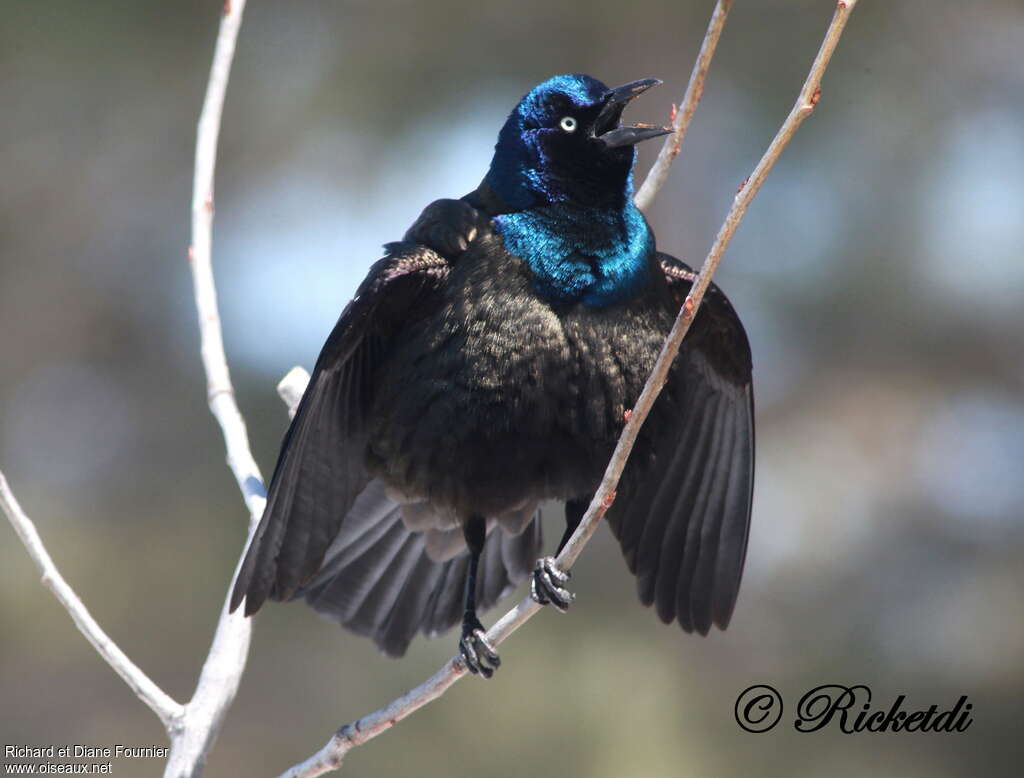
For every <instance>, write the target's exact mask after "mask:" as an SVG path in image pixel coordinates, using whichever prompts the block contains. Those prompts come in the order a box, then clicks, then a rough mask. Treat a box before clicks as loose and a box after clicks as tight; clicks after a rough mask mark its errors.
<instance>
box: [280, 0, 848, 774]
mask: <svg viewBox="0 0 1024 778" xmlns="http://www.w3.org/2000/svg"><path fill="white" fill-rule="evenodd" d="M856 3H857V0H839V3H838V5H837V6H836V10H835V13H834V15H833V17H832V22H831V24H830V25H829V28H828V31H827V32H826V34H825V39H824V41H823V42H822V44H821V48H820V50H819V51H818V56H817V57H816V58H815V60H814V63H813V64H812V65H811V70H810V73H809V74H808V75H807V80H806V81H805V82H804V86H803V88H802V89H801V90H800V95H799V97H798V98H797V101H796V104H795V105H794V106H793V110H791V111H790V112H789V116H787V117H786V120H785V122H783V124H782V127H781V128H780V129H779V131H778V133H777V134H776V135H775V138H774V139H773V140H772V142H771V144H770V145H769V146H768V150H767V151H765V153H764V156H763V157H761V161H760V162H758V164H757V167H756V168H754V172H753V173H751V174H750V177H749V178H748V179H747V180H746V181H744V182H743V185H742V186H741V187H740V189H739V191H738V192H737V194H736V197H735V198H734V199H733V203H732V207H731V208H730V209H729V213H728V215H727V216H726V218H725V221H724V222H723V224H722V227H721V229H719V231H718V235H717V236H716V237H715V242H714V244H713V245H712V247H711V250H710V251H709V252H708V256H707V258H706V259H705V260H704V264H703V265H702V266H701V269H700V273H699V274H698V275H697V278H696V279H695V280H694V282H693V285H692V287H691V288H690V293H689V294H688V295H687V296H686V300H685V301H684V302H683V306H682V308H681V309H680V311H679V315H678V317H677V318H676V321H675V324H674V325H673V326H672V330H671V332H670V333H669V335H668V337H667V338H666V340H665V344H664V345H663V346H662V349H661V353H660V355H659V356H658V361H657V362H656V363H655V366H654V370H653V371H652V372H651V375H650V377H649V378H648V379H647V383H646V384H645V385H644V389H643V391H642V392H641V393H640V397H639V398H638V399H637V401H636V405H635V406H634V407H633V412H632V413H631V414H630V417H629V420H628V421H627V422H626V426H625V427H624V428H623V430H622V435H621V436H620V437H619V442H618V445H617V446H616V447H615V453H614V454H613V455H612V458H611V460H610V462H609V463H608V468H607V469H606V470H605V474H604V477H603V478H602V480H601V485H600V487H599V488H598V490H597V492H596V493H595V494H594V499H593V500H592V501H591V503H590V507H588V508H587V512H586V513H585V514H584V516H583V519H582V521H580V525H579V527H577V528H576V532H574V533H573V536H572V537H571V538H570V539H569V542H568V543H567V544H566V545H565V548H564V549H563V550H562V553H561V554H559V555H558V559H557V562H558V565H559V566H560V567H562V568H563V569H567V568H569V567H571V566H572V564H573V562H575V561H576V558H577V557H578V556H579V555H580V552H582V550H583V547H584V546H585V545H586V544H587V542H588V541H589V540H590V538H591V536H592V535H593V534H594V532H595V531H596V530H597V526H598V523H599V521H600V519H601V517H602V516H604V514H605V512H606V511H607V510H608V508H609V507H610V506H611V504H612V502H614V500H615V489H616V488H617V486H618V483H619V478H620V477H621V475H622V471H623V469H624V468H625V466H626V460H627V459H628V457H629V454H630V452H631V451H632V449H633V444H634V442H635V441H636V437H637V433H638V432H639V431H640V426H641V425H642V424H643V422H644V420H645V419H646V418H647V415H648V413H650V411H651V408H652V407H653V406H654V401H655V400H656V399H657V397H658V394H659V392H660V391H661V388H662V386H663V385H664V383H665V379H666V378H667V376H668V372H669V369H670V368H671V366H672V362H673V360H674V359H675V356H676V354H677V353H678V352H679V346H680V344H681V343H682V341H683V337H684V336H685V335H686V332H687V330H689V328H690V324H691V323H692V322H693V319H694V317H695V316H696V314H697V311H698V310H699V308H700V304H701V301H702V300H703V299H704V292H705V291H706V290H707V288H708V284H710V283H711V276H712V275H713V274H714V272H715V269H716V268H717V267H718V263H719V261H720V260H721V258H722V254H723V253H724V252H725V249H726V247H727V246H728V245H729V241H730V240H731V239H732V236H733V233H735V232H736V227H737V226H738V225H739V223H740V220H741V219H742V218H743V215H744V213H746V211H747V207H748V206H749V205H750V202H751V201H752V200H753V199H754V195H756V194H757V191H758V190H759V189H760V188H761V184H762V183H764V179H765V177H766V176H767V175H768V172H769V171H770V170H771V169H772V166H773V165H774V164H775V161H776V160H777V159H778V158H779V155H780V154H781V153H782V150H783V149H784V148H785V147H786V144H787V143H789V140H790V138H792V137H793V133H794V132H796V129H797V127H799V126H800V123H801V122H803V120H804V119H806V118H807V117H808V116H809V115H810V114H811V112H812V111H813V110H814V106H815V104H817V102H818V98H819V97H820V95H821V77H822V74H823V73H824V72H825V68H826V67H827V66H828V63H829V60H830V59H831V58H832V52H833V51H834V50H835V47H836V44H837V43H838V42H839V36H840V35H841V34H842V32H843V28H844V26H845V25H846V20H847V18H848V17H849V15H850V12H851V11H852V10H853V7H854V6H855V5H856ZM540 609H541V606H540V605H538V604H537V603H536V602H534V601H533V600H532V599H531V598H530V597H525V598H524V599H523V600H522V601H520V602H519V604H518V605H516V606H515V607H514V608H513V609H512V610H510V611H509V612H508V613H506V614H505V615H504V616H502V617H501V619H499V620H498V622H497V623H496V624H495V625H494V626H493V627H491V629H490V630H488V632H487V638H488V640H490V641H491V642H492V643H494V644H499V643H501V642H502V641H503V640H504V639H505V638H507V637H508V636H509V635H511V634H512V633H513V632H515V631H516V630H517V629H518V628H519V627H520V626H521V625H522V624H523V623H524V622H526V620H527V619H529V618H530V617H531V616H532V615H533V614H534V613H536V612H537V611H538V610H540ZM465 674H466V668H465V666H464V665H463V664H462V661H461V659H460V658H459V657H458V656H455V657H453V658H452V659H450V660H448V662H446V663H445V665H444V666H443V667H442V668H441V669H440V670H438V671H437V672H436V673H435V674H434V675H433V676H431V677H430V678H429V679H428V680H427V681H425V682H424V683H422V684H420V685H419V686H417V687H416V688H415V689H413V690H411V691H409V692H408V693H406V694H404V695H402V696H401V697H399V698H398V699H396V700H394V701H392V702H391V703H389V704H388V705H387V706H385V707H384V708H381V709H380V710H378V711H376V712H374V713H371V714H369V715H367V716H364V717H363V718H361V719H359V720H358V721H356V722H354V723H352V724H347V725H345V726H343V727H341V729H339V730H338V731H337V732H336V733H334V735H332V736H331V739H330V740H328V741H327V744H326V745H324V747H323V748H321V749H320V750H319V751H318V752H317V753H315V754H313V756H311V757H310V758H309V759H307V760H305V761H304V762H301V763H300V764H297V765H295V766H294V767H292V768H290V769H288V770H286V771H285V772H284V773H282V774H281V776H280V778H314V777H315V776H318V775H323V774H324V773H327V772H330V771H332V770H336V769H337V768H338V767H340V766H341V763H342V760H343V759H344V757H345V754H346V753H347V752H348V751H350V750H351V749H352V748H355V747H356V746H358V745H361V744H363V743H365V742H366V741H368V740H371V739H373V738H375V737H377V735H380V734H381V733H383V732H385V731H386V730H388V729H390V728H391V727H392V726H394V725H395V724H396V723H397V722H399V721H401V720H402V719H404V718H405V717H406V716H408V715H410V714H411V713H413V712H414V711H416V710H418V709H419V708H421V707H423V706H424V705H426V704H427V703H428V702H431V701H432V700H435V699H437V698H438V697H440V696H441V695H442V694H444V693H445V691H447V690H448V687H450V686H451V685H452V684H453V683H455V682H456V681H457V680H459V678H461V677H462V676H463V675H465Z"/></svg>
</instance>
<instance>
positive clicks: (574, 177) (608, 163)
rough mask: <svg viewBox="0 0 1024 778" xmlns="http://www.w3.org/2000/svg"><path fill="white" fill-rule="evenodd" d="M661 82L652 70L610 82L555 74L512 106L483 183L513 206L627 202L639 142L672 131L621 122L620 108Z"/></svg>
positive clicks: (603, 204)
mask: <svg viewBox="0 0 1024 778" xmlns="http://www.w3.org/2000/svg"><path fill="white" fill-rule="evenodd" d="M660 83H661V82H660V81H658V80H657V79H653V78H648V79H643V80H642V81H634V82H632V83H629V84H626V85H624V86H620V87H616V88H615V89H609V88H608V87H607V86H605V85H604V84H602V83H601V82H600V81H598V80H597V79H596V78H592V77H590V76H587V75H582V74H575V75H563V76H554V77H552V78H549V79H548V80H547V81H544V82H543V83H541V84H539V85H537V86H536V87H534V88H533V89H531V90H530V91H529V93H527V94H526V96H525V97H523V99H522V100H520V101H519V104H518V105H517V106H516V107H515V109H514V110H513V111H512V113H511V114H509V117H508V119H507V121H506V122H505V126H504V127H502V128H501V133H500V134H499V135H498V143H497V144H496V145H495V147H494V158H493V160H492V161H491V168H490V170H489V171H488V173H487V177H486V178H485V179H484V181H485V183H486V184H487V185H488V186H490V188H491V189H492V190H493V191H494V193H495V194H497V195H498V196H499V197H500V198H501V199H502V200H503V201H504V202H505V203H506V205H507V206H508V207H509V208H510V209H511V210H523V209H526V208H532V207H535V206H538V205H546V204H550V203H558V202H567V201H569V202H574V203H578V204H581V205H592V206H597V207H607V206H611V205H616V204H621V203H622V202H623V200H624V199H626V198H628V197H629V195H630V193H631V189H632V170H633V162H634V160H635V158H636V150H635V149H634V148H633V144H635V143H639V142H640V141H642V140H646V139H648V138H656V137H658V136H659V135H664V134H665V133H666V132H669V128H667V127H658V126H653V125H645V124H637V125H629V126H625V127H623V126H620V124H619V122H620V120H621V118H622V111H623V109H624V108H625V107H626V105H627V103H629V101H630V100H632V99H633V98H634V97H636V96H638V95H639V94H641V93H642V92H645V91H646V90H647V89H650V88H651V87H652V86H654V85H656V84H660Z"/></svg>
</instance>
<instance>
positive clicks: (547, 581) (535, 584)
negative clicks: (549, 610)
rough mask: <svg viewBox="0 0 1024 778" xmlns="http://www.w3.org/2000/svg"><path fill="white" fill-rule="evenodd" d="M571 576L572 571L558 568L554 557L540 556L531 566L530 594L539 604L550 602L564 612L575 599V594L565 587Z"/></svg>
mask: <svg viewBox="0 0 1024 778" xmlns="http://www.w3.org/2000/svg"><path fill="white" fill-rule="evenodd" d="M571 577H572V573H570V572H569V571H568V570H563V569H562V568H560V567H559V566H558V564H557V563H556V562H555V558H554V557H552V556H545V557H541V558H540V559H538V560H537V564H536V565H534V567H533V577H532V578H531V579H530V596H531V597H532V598H533V599H534V601H535V602H539V603H540V604H541V605H548V604H549V603H550V604H551V605H554V606H555V607H556V608H558V610H559V611H561V612H562V613H565V612H566V611H567V610H568V609H569V605H571V604H572V601H573V600H575V599H576V595H575V594H573V593H572V592H570V591H569V590H568V589H566V588H565V584H567V583H568V582H569V579H570V578H571Z"/></svg>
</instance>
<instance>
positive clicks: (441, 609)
mask: <svg viewBox="0 0 1024 778" xmlns="http://www.w3.org/2000/svg"><path fill="white" fill-rule="evenodd" d="M540 544H541V528H540V515H539V513H538V514H537V515H535V516H534V518H533V520H531V521H530V522H529V523H528V524H527V525H526V527H525V528H524V529H523V531H522V532H521V533H520V534H518V535H508V534H506V533H505V532H504V531H502V530H501V529H500V528H498V527H497V526H494V527H493V528H492V530H491V532H490V533H489V535H488V537H487V541H486V543H485V544H484V551H483V555H482V557H481V559H480V567H479V570H478V575H477V605H478V607H479V609H480V610H486V609H487V608H489V607H491V606H492V605H494V604H495V603H496V602H497V601H498V600H499V599H501V597H502V596H504V595H505V594H507V593H508V591H509V590H511V589H512V588H513V587H514V586H515V585H516V584H517V583H519V582H520V581H522V580H523V579H524V578H525V577H526V576H527V575H528V574H529V572H530V570H531V569H532V565H533V562H534V560H535V559H536V558H537V556H538V555H539V553H540ZM468 563H469V553H468V552H467V551H465V550H463V551H461V552H459V553H458V554H456V555H455V556H454V557H452V558H450V559H447V560H444V561H434V559H432V558H431V556H430V555H429V554H428V553H427V549H426V537H425V536H424V535H423V534H421V533H416V532H411V531H410V530H409V529H408V527H406V525H405V523H404V522H403V520H402V506H400V505H399V504H398V503H395V502H393V501H392V500H390V499H389V498H388V497H387V496H386V495H385V494H384V489H383V487H382V486H381V485H380V484H379V483H378V482H373V483H371V484H370V485H369V486H368V487H367V489H366V490H365V491H364V492H363V494H361V495H360V496H359V499H357V500H356V502H355V505H354V506H353V509H352V511H351V512H350V513H349V514H348V516H346V518H345V521H344V523H343V525H342V529H341V532H340V533H339V535H338V537H336V538H335V539H334V541H333V542H332V543H331V546H330V548H329V549H328V550H327V554H326V556H325V557H324V563H323V565H322V566H321V569H320V571H319V572H318V573H317V575H316V576H315V577H314V578H313V580H312V581H311V582H310V583H309V584H308V585H306V586H304V587H303V588H302V589H300V590H299V591H298V592H297V593H296V596H297V597H298V596H301V597H304V598H305V599H306V601H307V602H308V603H309V604H310V605H311V606H312V607H313V608H314V609H315V610H317V611H319V612H320V613H323V614H324V615H326V616H329V617H331V618H333V619H335V620H337V621H338V622H340V623H341V624H342V625H343V626H345V627H347V628H349V629H351V630H352V631H354V632H356V633H358V634H361V635H366V636H368V637H371V638H373V640H374V642H375V643H376V644H377V646H378V647H379V648H380V649H381V650H382V651H384V652H385V653H386V654H388V655H390V656H401V655H402V654H404V653H405V651H406V649H407V648H408V646H409V643H410V642H411V641H412V639H413V637H415V635H416V633H417V632H420V631H422V632H424V633H427V634H440V633H442V632H446V631H447V630H449V629H451V627H453V626H454V625H455V624H457V623H459V622H460V621H461V619H462V611H463V595H464V589H465V581H466V574H467V572H468V568H469V564H468Z"/></svg>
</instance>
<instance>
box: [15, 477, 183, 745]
mask: <svg viewBox="0 0 1024 778" xmlns="http://www.w3.org/2000/svg"><path fill="white" fill-rule="evenodd" d="M0 507H2V508H3V509H4V513H6V514H7V518H8V519H9V520H10V522H11V526H12V527H14V531H15V532H16V533H18V537H19V538H21V542H22V543H23V544H24V545H25V550H26V551H28V555H29V556H30V557H32V561H33V562H35V563H36V567H38V568H39V572H40V573H42V574H43V579H42V582H43V584H44V585H46V586H47V587H48V588H49V589H50V591H51V592H53V596H54V597H56V598H57V600H58V601H59V602H60V604H61V605H63V606H64V609H65V610H66V611H67V612H68V615H69V616H71V620H72V621H74V622H75V626H77V627H78V630H79V632H81V633H82V634H83V635H85V638H86V640H88V641H89V642H90V643H92V647H93V648H95V649H96V651H97V652H98V653H99V655H100V656H101V657H103V659H104V661H105V662H106V663H107V664H108V665H110V666H111V667H112V668H113V669H114V672H116V673H117V674H118V675H119V676H121V678H122V679H123V680H124V682H125V683H126V684H128V686H129V687H130V688H131V690H132V691H133V692H135V696H136V697H138V698H139V699H140V700H142V701H143V702H144V703H146V705H148V706H149V707H150V709H151V710H152V711H153V712H154V713H155V714H156V715H157V716H158V717H159V718H160V721H162V722H163V725H164V727H166V728H167V729H168V730H170V729H171V728H172V727H174V726H176V724H177V722H178V721H179V720H180V719H181V717H182V715H183V713H184V708H183V707H182V706H181V705H180V704H179V703H177V702H175V701H174V700H172V699H171V698H170V697H169V696H167V694H165V693H164V691H163V690H162V689H161V688H160V687H159V686H157V685H156V684H155V683H153V681H152V680H150V678H149V676H147V675H146V674H145V673H144V672H142V670H140V669H139V667H138V666H137V665H136V664H135V663H134V662H132V660H131V659H129V658H128V657H127V656H126V655H125V653H124V652H123V651H122V650H121V649H120V648H118V647H117V644H116V643H114V641H113V640H111V639H110V636H109V635H108V634H107V633H106V632H104V631H103V629H102V628H101V627H100V625H99V624H97V623H96V620H95V619H94V618H93V617H92V614H90V613H89V609H88V608H86V607H85V605H84V604H83V603H82V601H81V600H80V599H79V598H78V595H77V594H75V591H74V590H73V589H72V588H71V587H70V586H69V585H68V582H67V581H65V580H64V577H63V576H62V575H61V574H60V571H59V570H58V569H57V566H56V565H55V564H54V562H53V559H52V558H51V557H50V554H49V553H48V552H47V551H46V546H44V545H43V541H42V539H41V538H40V537H39V533H38V532H37V531H36V526H35V524H33V523H32V520H31V519H30V518H29V517H28V516H26V515H25V512H24V511H23V510H22V509H21V505H19V504H18V500H17V498H15V496H14V493H13V492H12V491H11V487H10V486H9V485H8V484H7V479H6V478H5V477H4V474H3V473H0Z"/></svg>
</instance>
